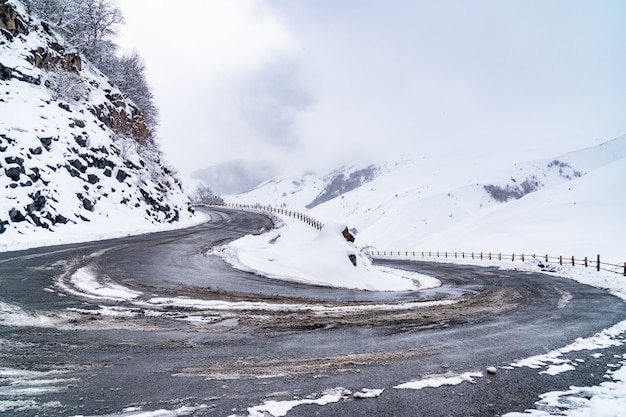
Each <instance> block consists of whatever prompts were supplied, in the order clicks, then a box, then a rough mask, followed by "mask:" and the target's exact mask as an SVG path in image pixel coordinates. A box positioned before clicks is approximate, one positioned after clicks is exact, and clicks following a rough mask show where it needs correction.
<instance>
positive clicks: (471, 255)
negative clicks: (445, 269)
mask: <svg viewBox="0 0 626 417" xmlns="http://www.w3.org/2000/svg"><path fill="white" fill-rule="evenodd" d="M368 253H369V254H370V256H372V257H374V256H377V257H381V256H398V257H402V256H404V257H407V258H410V257H413V258H415V257H422V258H426V257H429V258H435V257H436V258H454V259H478V260H498V261H503V260H507V259H508V258H510V259H511V261H512V262H515V260H520V261H522V262H525V261H526V260H527V259H529V258H532V259H537V258H539V259H542V260H545V261H546V262H550V261H553V262H555V263H556V262H558V263H559V265H569V264H571V265H572V266H577V265H578V266H584V267H585V268H587V267H593V268H595V269H596V270H597V271H607V272H612V273H616V274H623V275H624V276H626V262H624V265H623V271H622V265H618V264H613V263H609V262H604V261H603V262H600V255H596V256H595V260H594V258H589V257H587V256H585V257H584V258H581V259H576V258H575V257H574V256H572V257H571V258H570V257H563V256H549V255H545V256H543V255H542V256H537V255H536V254H532V255H528V254H524V253H521V254H517V255H516V254H515V253H513V254H511V255H509V254H503V253H502V252H498V253H495V252H448V251H445V252H441V251H436V252H433V251H428V252H426V251H382V252H381V251H378V250H376V251H368Z"/></svg>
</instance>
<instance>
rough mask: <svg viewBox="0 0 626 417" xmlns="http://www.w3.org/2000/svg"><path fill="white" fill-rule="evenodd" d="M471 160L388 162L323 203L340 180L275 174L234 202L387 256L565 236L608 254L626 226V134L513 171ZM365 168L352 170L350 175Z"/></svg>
mask: <svg viewBox="0 0 626 417" xmlns="http://www.w3.org/2000/svg"><path fill="white" fill-rule="evenodd" d="M468 159H469V160H468V161H465V165H463V166H458V167H457V166H454V165H452V169H448V168H447V167H446V165H442V164H439V163H437V161H430V160H428V159H426V158H417V159H414V160H411V159H404V160H402V161H399V162H392V163H387V164H382V165H380V166H377V167H376V173H377V174H376V177H375V178H372V180H371V181H367V182H363V183H361V184H360V185H359V186H358V187H356V188H354V189H351V190H349V191H346V192H345V193H341V194H338V195H336V196H333V197H332V198H330V199H328V200H327V201H324V202H322V203H320V204H319V205H315V206H310V203H311V201H314V199H316V198H317V197H318V196H319V195H329V194H330V193H328V191H327V190H329V189H332V188H333V187H332V185H331V184H332V183H333V178H335V175H333V174H329V175H324V176H317V175H313V174H311V173H307V174H306V175H303V176H302V177H300V178H297V177H294V178H277V179H274V180H270V181H267V182H266V183H264V184H262V185H261V186H259V187H257V188H256V189H255V190H253V191H251V192H249V193H245V194H241V195H236V196H230V197H228V198H227V199H226V200H227V202H239V203H246V204H255V203H261V204H270V205H275V206H281V207H286V208H289V209H293V210H299V211H304V212H307V214H309V215H311V216H313V217H314V218H316V219H318V220H320V221H321V222H323V223H324V222H328V221H334V222H340V223H345V224H347V225H349V226H350V227H354V228H355V229H356V230H357V231H358V232H359V233H358V235H357V237H358V238H359V239H360V240H361V241H362V242H364V243H366V244H367V245H370V246H374V247H378V248H381V249H387V250H394V249H395V250H413V249H415V250H417V249H419V248H422V249H424V248H425V247H426V248H427V249H434V248H441V249H442V250H443V249H459V250H461V249H463V248H467V249H474V248H478V249H484V248H489V250H491V249H494V250H496V249H497V250H517V251H524V250H533V248H539V249H541V246H542V245H544V244H545V243H544V242H552V239H554V237H553V236H559V235H561V234H562V235H563V237H562V239H559V241H560V242H561V243H559V245H560V246H563V247H565V248H568V249H567V250H568V251H573V250H575V249H576V248H579V247H580V248H581V249H578V250H579V251H582V250H583V249H585V248H587V246H593V248H592V250H600V249H602V248H603V246H605V245H609V244H610V242H613V241H614V238H613V237H612V236H614V235H615V233H617V232H616V230H619V229H620V227H621V228H622V229H623V228H624V227H626V220H624V216H623V214H618V213H624V212H626V199H625V198H623V197H622V194H623V193H622V192H621V190H622V189H623V186H624V184H626V136H621V137H619V138H616V139H613V140H610V141H607V142H605V143H602V144H599V145H596V146H592V147H589V148H585V149H580V150H576V151H572V152H567V153H564V154H562V155H557V156H555V157H552V158H545V159H541V160H536V161H526V162H520V163H517V164H515V165H512V166H511V167H509V168H508V169H498V170H493V169H491V168H490V166H489V164H488V163H479V162H474V161H472V160H471V158H468ZM358 170H359V169H358V168H354V167H352V168H351V169H348V170H347V171H345V172H344V174H343V178H349V177H350V172H357V171H358ZM307 206H308V207H311V208H310V209H309V210H307ZM531 213H532V214H531ZM548 235H549V236H550V237H549V238H548ZM603 242H606V244H605V243H603ZM474 245H475V246H474ZM550 245H553V246H556V244H553V243H550ZM496 246H499V247H496ZM560 246H559V247H560ZM570 248H571V249H570ZM563 251H564V252H565V249H563ZM611 251H612V252H613V253H614V254H615V257H616V259H617V260H619V258H621V257H622V255H621V252H620V248H619V247H615V245H611V247H610V248H608V249H606V250H605V251H604V252H606V253H609V254H610V253H611ZM578 253H580V252H576V254H578ZM561 254H567V252H565V253H561ZM573 254H574V253H570V254H569V255H573Z"/></svg>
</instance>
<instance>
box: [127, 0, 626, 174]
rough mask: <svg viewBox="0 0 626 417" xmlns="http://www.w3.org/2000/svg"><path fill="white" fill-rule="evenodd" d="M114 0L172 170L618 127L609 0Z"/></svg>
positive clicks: (576, 134) (484, 158) (361, 155)
mask: <svg viewBox="0 0 626 417" xmlns="http://www.w3.org/2000/svg"><path fill="white" fill-rule="evenodd" d="M118 4H119V6H120V8H121V9H122V11H123V12H124V15H125V18H126V25H125V27H124V29H123V35H122V37H121V38H120V41H119V42H120V44H121V45H122V46H123V48H125V49H136V50H137V51H138V52H139V53H140V55H142V56H143V58H144V59H145V62H146V65H147V69H148V79H149V82H150V83H151V85H152V87H153V90H154V93H155V96H156V100H157V105H158V106H159V108H160V111H161V126H160V128H159V139H160V141H161V144H162V147H163V150H164V151H165V153H166V157H167V159H168V160H169V162H170V163H171V164H172V165H174V166H175V167H176V168H178V170H179V171H180V173H181V175H183V177H184V176H186V175H187V174H189V173H190V172H192V171H194V170H196V169H201V168H206V167H208V166H211V165H215V164H219V163H222V162H226V161H230V160H233V159H244V160H249V161H256V162H258V161H267V162H270V163H271V164H273V165H274V166H277V167H281V168H282V169H285V170H292V169H309V168H311V169H318V170H320V171H322V172H324V171H325V170H328V169H330V168H336V167H338V165H340V164H352V163H358V164H362V163H367V162H370V161H373V162H375V161H377V160H379V159H380V158H383V157H390V156H391V155H396V154H403V155H405V156H406V157H410V158H415V159H417V158H419V157H421V156H428V157H431V158H441V160H442V163H445V162H446V161H448V162H451V161H454V160H455V159H457V158H459V157H464V156H466V157H467V156H470V157H471V158H473V159H478V160H479V162H480V163H488V162H489V161H491V162H493V161H494V160H495V159H498V160H503V159H506V158H510V161H511V162H517V161H520V160H523V159H526V158H534V157H537V156H549V155H552V154H554V155H558V154H559V153H565V152H567V151H570V150H573V149H577V148H579V147H584V146H590V145H594V144H597V143H600V142H604V141H606V140H609V139H612V138H614V137H616V136H620V135H622V134H626V2H624V1H621V0H615V1H602V0H588V1H576V0H564V1H557V0H551V1H543V0H536V1H533V0H520V1H495V0H493V1H465V0H457V1H447V0H446V1H418V0H406V1H402V0H392V1H369V0H343V1H342V0H337V1H330V0H328V1H325V0H292V1H278V0H178V1H176V2H171V1H165V0H118ZM503 149H507V150H509V152H507V155H508V156H503V155H502V153H503V152H502V150H503Z"/></svg>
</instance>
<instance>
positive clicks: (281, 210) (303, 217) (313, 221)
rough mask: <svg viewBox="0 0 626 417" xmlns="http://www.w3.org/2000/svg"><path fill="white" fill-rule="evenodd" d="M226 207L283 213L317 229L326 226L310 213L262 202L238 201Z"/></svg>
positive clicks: (226, 204)
mask: <svg viewBox="0 0 626 417" xmlns="http://www.w3.org/2000/svg"><path fill="white" fill-rule="evenodd" d="M223 206H224V207H232V208H236V209H240V210H257V211H266V212H268V213H275V214H282V215H284V216H289V217H293V218H294V219H298V220H300V221H302V222H304V223H306V224H308V225H309V226H311V227H314V228H315V229H317V230H322V227H324V223H322V222H321V221H319V220H317V219H315V218H313V217H311V216H309V215H308V214H304V213H301V212H299V211H294V210H287V209H284V208H282V207H272V206H264V205H262V204H238V203H225V204H223Z"/></svg>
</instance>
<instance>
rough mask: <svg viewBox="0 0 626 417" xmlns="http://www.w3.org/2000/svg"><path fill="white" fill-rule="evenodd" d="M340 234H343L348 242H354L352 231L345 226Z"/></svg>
mask: <svg viewBox="0 0 626 417" xmlns="http://www.w3.org/2000/svg"><path fill="white" fill-rule="evenodd" d="M341 234H342V235H343V237H344V239H346V240H347V241H348V242H354V236H353V235H352V233H350V231H349V230H348V228H347V227H346V228H345V229H343V231H342V232H341Z"/></svg>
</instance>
